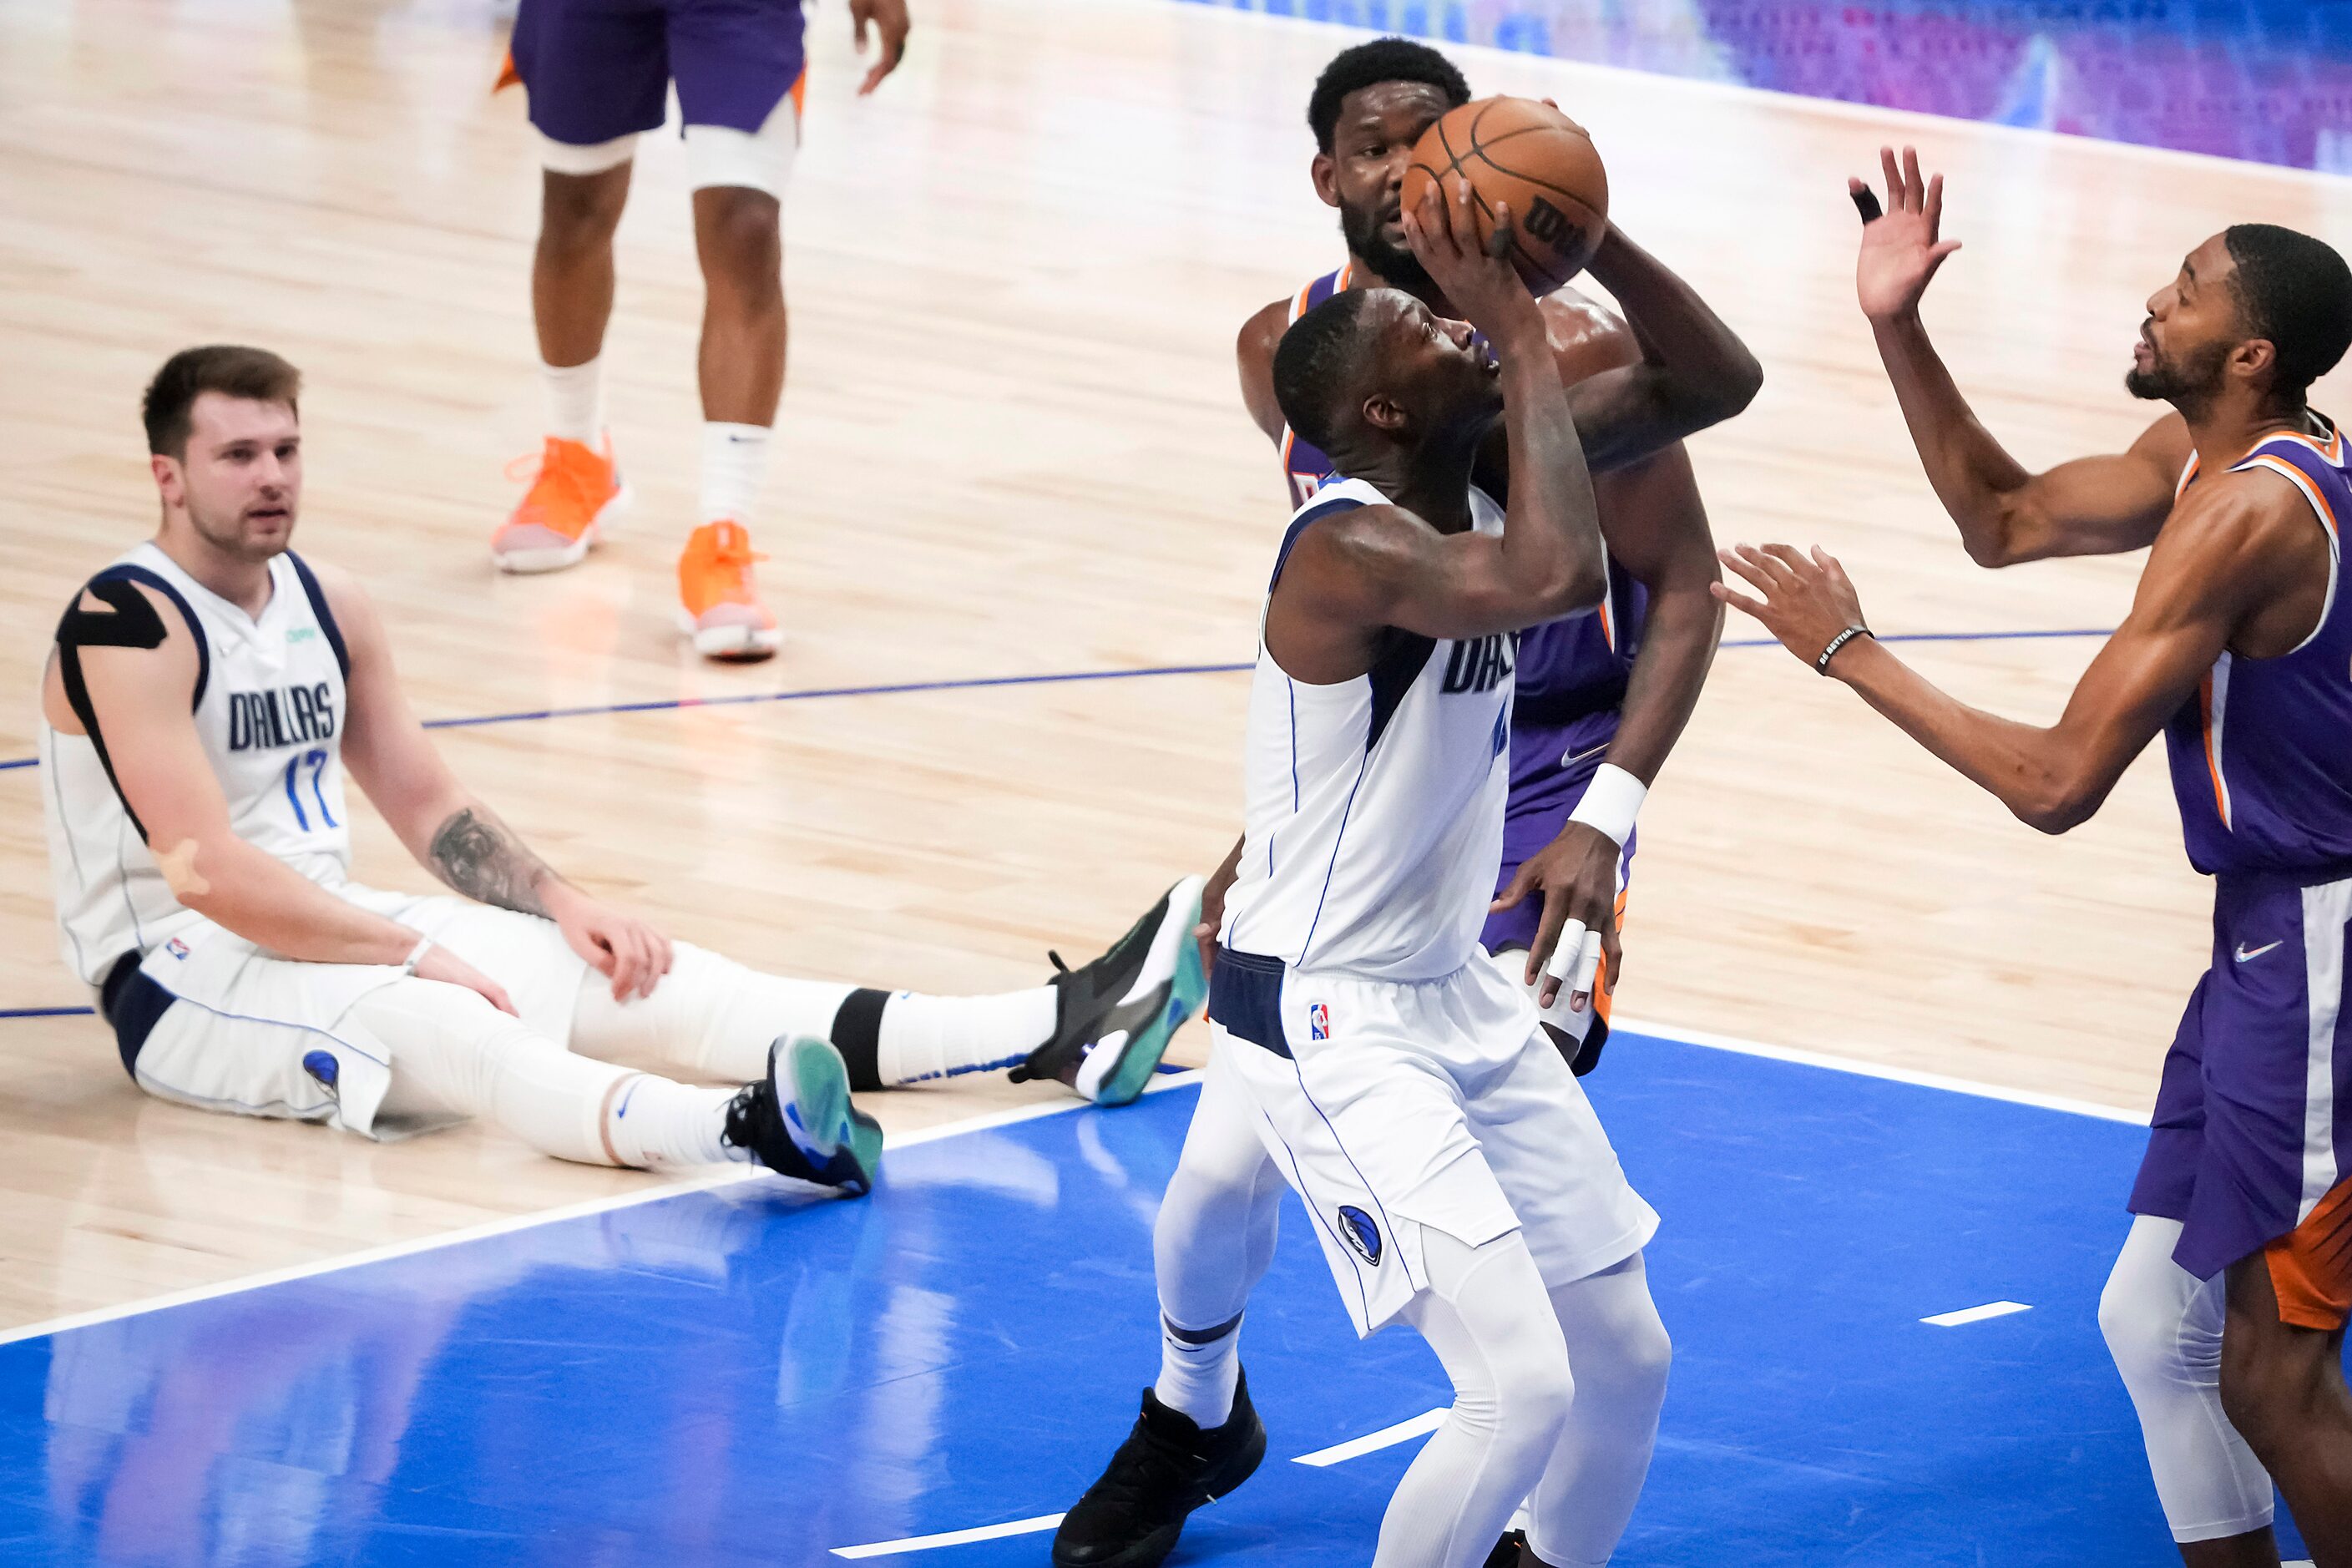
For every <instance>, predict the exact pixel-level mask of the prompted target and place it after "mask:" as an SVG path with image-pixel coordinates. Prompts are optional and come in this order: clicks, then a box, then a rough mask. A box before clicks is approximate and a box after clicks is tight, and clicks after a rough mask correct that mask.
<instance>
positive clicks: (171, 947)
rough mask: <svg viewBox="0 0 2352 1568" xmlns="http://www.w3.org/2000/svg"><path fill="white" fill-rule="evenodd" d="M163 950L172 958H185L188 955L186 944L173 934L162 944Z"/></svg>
mask: <svg viewBox="0 0 2352 1568" xmlns="http://www.w3.org/2000/svg"><path fill="white" fill-rule="evenodd" d="M163 951H164V952H168V953H170V954H171V955H172V956H173V958H185V957H187V956H188V944H187V943H186V942H182V941H181V940H180V939H179V938H178V937H176V936H175V937H173V939H172V940H171V941H169V942H165V943H164V944H163Z"/></svg>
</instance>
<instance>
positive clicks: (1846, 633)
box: [1813, 626, 1875, 675]
mask: <svg viewBox="0 0 2352 1568" xmlns="http://www.w3.org/2000/svg"><path fill="white" fill-rule="evenodd" d="M1874 635H1875V634H1874V633H1873V632H1872V631H1871V629H1870V628H1869V627H1868V626H1848V627H1846V629H1845V630H1843V631H1842V632H1840V633H1838V635H1837V636H1835V637H1832V638H1830V646H1829V647H1825V648H1823V649H1822V657H1821V658H1817V659H1815V660H1813V673H1814V674H1816V675H1827V674H1828V673H1829V672H1830V660H1832V659H1833V658H1836V657H1837V651H1838V649H1840V648H1842V647H1845V645H1846V644H1848V643H1850V642H1852V641H1853V639H1854V638H1856V637H1871V636H1874Z"/></svg>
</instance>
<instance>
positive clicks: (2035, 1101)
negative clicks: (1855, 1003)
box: [1612, 1018, 2147, 1127]
mask: <svg viewBox="0 0 2352 1568" xmlns="http://www.w3.org/2000/svg"><path fill="white" fill-rule="evenodd" d="M1612 1028H1616V1029H1623V1030H1626V1031H1627V1032H1629V1033H1632V1034H1636V1035H1655V1036H1657V1037H1658V1038H1660V1039H1662V1040H1677V1041H1680V1042H1681V1043H1682V1044H1684V1045H1686V1046H1705V1047H1707V1048H1708V1049H1709V1050H1717V1051H1736V1052H1738V1054H1739V1055H1741V1056H1745V1057H1769V1058H1771V1059H1772V1060H1774V1061H1776V1062H1795V1063H1797V1064H1798V1065H1800V1066H1801V1067H1809V1068H1827V1069H1828V1070H1829V1071H1831V1072H1843V1073H1852V1074H1853V1076H1855V1077H1856V1078H1883V1079H1886V1080H1888V1081H1889V1082H1891V1083H1908V1084H1916V1085H1917V1086H1918V1087H1919V1088H1921V1089H1943V1090H1945V1091H1946V1092H1947V1093H1950V1094H1966V1095H1972V1096H1974V1097H1975V1098H1977V1099H1979V1100H2007V1101H2009V1102H2010V1103H2011V1105H2031V1106H2034V1107H2036V1108H2038V1109H2040V1110H2061V1111H2064V1112H2065V1113H2066V1114H2067V1115H2069V1116H2089V1117H2095V1118H2096V1119H2097V1120H2099V1121H2124V1122H2129V1123H2130V1124H2131V1125H2133V1126H2135V1127H2145V1126H2147V1117H2146V1116H2143V1115H2141V1114H2140V1113H2139V1112H2137V1111H2136V1110H2123V1109H2122V1108H2120V1107H2118V1106H2113V1105H2101V1104H2099V1103H2097V1102H2096V1101H2095V1100H2071V1099H2068V1098H2067V1097H2066V1096H2064V1095H2061V1094H2039V1093H2036V1092H2035V1091H2034V1090H2032V1089H2010V1088H2008V1087H2006V1086H2004V1085H2001V1084H1997V1083H1980V1082H1978V1081H1977V1080H1976V1079H1965V1078H1947V1077H1945V1076H1944V1075H1943V1074H1942V1073H1933V1072H1916V1071H1914V1070H1913V1069H1911V1068H1898V1067H1888V1066H1886V1065H1885V1064H1884V1063H1881V1062H1872V1061H1864V1060H1861V1059H1859V1058H1854V1057H1833V1056H1826V1055H1823V1054H1822V1052H1819V1051H1801V1050H1796V1049H1793V1048H1791V1047H1788V1046H1768V1045H1766V1044H1764V1043H1763V1042H1762V1041H1760V1040H1743V1039H1741V1038H1739V1037H1738V1036H1736V1035H1712V1034H1709V1033H1707V1032H1706V1030H1704V1029H1685V1028H1680V1027H1677V1026H1675V1025H1673V1024H1648V1023H1643V1022H1642V1021H1641V1020H1640V1019H1638V1018H1619V1019H1616V1020H1613V1022H1612Z"/></svg>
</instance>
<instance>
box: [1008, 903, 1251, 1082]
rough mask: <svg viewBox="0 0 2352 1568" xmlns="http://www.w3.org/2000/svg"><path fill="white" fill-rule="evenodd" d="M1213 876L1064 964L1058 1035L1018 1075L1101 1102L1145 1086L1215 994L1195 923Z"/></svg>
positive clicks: (1058, 968) (1057, 960)
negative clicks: (1082, 959)
mask: <svg viewBox="0 0 2352 1568" xmlns="http://www.w3.org/2000/svg"><path fill="white" fill-rule="evenodd" d="M1206 881H1207V879H1205V878H1202V877H1187V878H1185V879H1183V880H1182V881H1181V882H1179V883H1177V884H1176V885H1175V886H1174V887H1172V888H1171V889H1168V891H1167V892H1165V893H1163V894H1161V895H1160V901H1159V902H1158V903H1156V904H1154V905H1152V906H1151V908H1150V910H1149V911H1148V912H1147V913H1146V914H1145V915H1144V917H1143V918H1142V919H1141V920H1139V921H1136V922H1135V923H1134V924H1133V925H1132V926H1129V928H1128V931H1127V934H1126V935H1125V936H1122V937H1120V938H1119V939H1118V941H1117V942H1113V943H1111V944H1110V951H1108V952H1105V953H1104V954H1103V955H1102V956H1101V957H1100V958H1097V959H1096V960H1095V961H1094V962H1093V963H1087V964H1083V965H1081V966H1080V967H1078V968H1076V969H1072V968H1070V967H1069V966H1068V965H1067V964H1065V963H1063V962H1062V955H1061V954H1060V953H1057V952H1056V953H1048V954H1047V955H1046V956H1047V957H1049V958H1051V959H1052V960H1053V961H1054V968H1055V972H1056V973H1055V975H1054V982H1053V984H1054V988H1055V992H1056V993H1058V995H1057V997H1056V999H1055V1009H1054V1013H1055V1022H1054V1035H1053V1037H1052V1038H1051V1039H1049V1040H1047V1041H1046V1042H1045V1044H1044V1045H1042V1046H1039V1047H1037V1048H1036V1049H1035V1050H1034V1051H1032V1052H1030V1053H1029V1059H1028V1060H1026V1061H1024V1062H1023V1063H1022V1064H1021V1065H1020V1066H1019V1067H1017V1068H1013V1073H1012V1077H1013V1082H1015V1083H1024V1082H1026V1081H1027V1080H1028V1079H1033V1078H1036V1079H1044V1078H1050V1079H1060V1080H1061V1081H1062V1082H1063V1083H1066V1084H1067V1085H1069V1087H1070V1088H1071V1089H1075V1090H1076V1091H1077V1092H1078V1093H1080V1094H1082V1095H1084V1096H1086V1097H1087V1099H1088V1100H1093V1101H1094V1102H1095V1103H1096V1104H1097V1105H1125V1104H1126V1103H1128V1101H1129V1100H1133V1099H1134V1098H1135V1097H1136V1096H1137V1095H1139V1094H1141V1093H1142V1092H1143V1086H1144V1085H1145V1084H1148V1083H1150V1081H1151V1075H1152V1073H1153V1072H1154V1071H1156V1070H1158V1068H1159V1066H1160V1058H1161V1057H1163V1056H1165V1055H1167V1053H1168V1038H1169V1037H1170V1036H1171V1035H1173V1034H1174V1033H1175V1032H1176V1031H1177V1029H1178V1028H1180V1027H1181V1026H1182V1025H1183V1023H1184V1020H1186V1019H1187V1018H1190V1017H1191V1016H1192V1015H1193V1014H1194V1013H1195V1012H1197V1011H1198V1010H1199V1009H1200V1005H1201V1003H1202V1001H1203V1000H1204V999H1205V998H1206V997H1207V995H1208V994H1209V977H1208V975H1207V974H1206V973H1203V972H1202V968H1201V948H1200V944H1199V943H1198V942H1194V941H1193V940H1192V928H1193V927H1194V926H1196V925H1199V924H1200V923H1201V889H1202V887H1203V886H1205V885H1206Z"/></svg>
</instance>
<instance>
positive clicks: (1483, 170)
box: [1403, 98, 1609, 295]
mask: <svg viewBox="0 0 2352 1568" xmlns="http://www.w3.org/2000/svg"><path fill="white" fill-rule="evenodd" d="M1453 174H1459V175H1461V176H1462V177H1463V178H1464V179H1466V180H1468V181H1469V182H1470V190H1471V193H1472V200H1473V201H1474V203H1475V205H1476V207H1477V209H1478V237H1479V238H1480V239H1481V240H1484V239H1485V238H1486V237H1487V236H1488V235H1489V234H1491V233H1493V232H1494V213H1495V206H1496V203H1498V202H1499V203H1501V204H1503V205H1507V206H1508V207H1509V208H1510V209H1511V225H1512V227H1513V228H1515V229H1516V230H1517V234H1516V235H1515V236H1514V237H1513V241H1512V247H1511V260H1512V263H1513V264H1514V265H1515V266H1517V268H1518V269H1519V276H1520V277H1522V278H1524V279H1527V280H1528V288H1529V289H1533V290H1534V291H1535V292H1536V293H1537V294H1538V295H1541V294H1549V293H1550V292H1551V291H1552V290H1553V289H1557V288H1559V286H1560V285H1561V284H1563V283H1565V282H1567V281H1568V280H1569V279H1571V278H1573V277H1575V276H1576V275H1577V274H1578V273H1579V272H1581V271H1583V270H1584V264H1585V263H1586V262H1588V261H1590V260H1591V259H1592V253H1593V252H1594V251H1595V250H1597V249H1599V248H1600V247H1601V238H1602V237H1603V236H1605V235H1606V234H1608V232H1609V171H1608V170H1606V169H1604V168H1602V167H1601V154H1600V153H1597V152H1595V151H1594V150H1593V146H1592V138H1591V136H1588V135H1587V134H1585V131H1584V127H1583V126H1581V125H1579V124H1578V123H1577V122H1576V121H1573V120H1570V118H1569V117H1568V116H1567V115H1565V114H1562V113H1561V112H1560V111H1559V110H1557V109H1554V108H1552V107H1551V106H1550V105H1549V104H1546V103H1538V102H1537V101H1536V100H1534V99H1531V98H1481V99H1476V100H1472V101H1471V102H1469V103H1465V104H1464V105H1463V106H1462V107H1461V108H1459V109H1455V110H1449V111H1447V113H1446V115H1445V117H1444V119H1442V120H1440V121H1438V122H1437V123H1436V124H1434V125H1433V126H1431V127H1430V128H1429V129H1428V130H1427V131H1424V132H1422V137H1421V140H1420V142H1416V143H1415V144H1414V146H1413V149H1412V167H1410V168H1408V169H1407V170H1406V171H1405V174H1404V191H1403V200H1404V208H1405V210H1406V211H1407V212H1411V211H1412V210H1413V209H1414V208H1415V206H1416V205H1418V204H1419V203H1420V201H1421V197H1422V193H1423V192H1424V191H1426V190H1427V189H1428V188H1429V183H1430V182H1431V181H1432V180H1443V179H1445V178H1446V177H1447V176H1449V175H1453Z"/></svg>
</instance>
